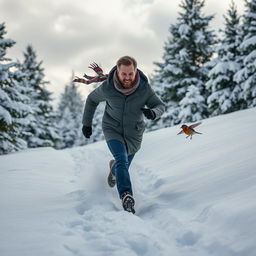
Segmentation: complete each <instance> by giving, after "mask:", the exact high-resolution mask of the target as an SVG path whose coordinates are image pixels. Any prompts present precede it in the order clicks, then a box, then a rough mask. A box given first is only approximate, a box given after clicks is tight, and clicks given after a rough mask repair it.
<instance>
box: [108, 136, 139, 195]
mask: <svg viewBox="0 0 256 256" xmlns="http://www.w3.org/2000/svg"><path fill="white" fill-rule="evenodd" d="M107 144H108V147H109V150H110V152H111V153H112V155H113V157H114V158H115V161H116V162H115V164H114V166H113V168H112V172H113V174H114V175H115V176H116V185H117V190H118V193H119V196H120V198H121V196H122V194H123V193H124V192H129V193H130V194H131V195H132V194H133V193H132V184H131V180H130V175H129V171H128V170H129V167H130V164H131V162H132V159H133V157H134V155H135V154H133V155H128V154H127V149H126V146H125V144H124V143H122V142H121V141H118V140H109V141H107Z"/></svg>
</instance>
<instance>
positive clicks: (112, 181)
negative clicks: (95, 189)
mask: <svg viewBox="0 0 256 256" xmlns="http://www.w3.org/2000/svg"><path fill="white" fill-rule="evenodd" d="M115 162H116V161H115V160H113V159H112V160H110V161H109V169H110V170H109V175H108V185H109V186H110V187H111V188H113V187H114V186H115V185H116V177H115V175H114V174H113V173H112V168H113V166H114V164H115Z"/></svg>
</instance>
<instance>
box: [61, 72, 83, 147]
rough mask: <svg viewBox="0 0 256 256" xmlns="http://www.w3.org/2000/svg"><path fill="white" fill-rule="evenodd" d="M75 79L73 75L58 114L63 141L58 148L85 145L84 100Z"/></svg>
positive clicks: (62, 97) (63, 95) (65, 90)
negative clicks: (83, 133) (83, 129)
mask: <svg viewBox="0 0 256 256" xmlns="http://www.w3.org/2000/svg"><path fill="white" fill-rule="evenodd" d="M73 78H74V75H73V74H72V78H71V82H70V84H68V85H66V86H65V89H64V92H63V93H62V95H61V97H60V102H59V107H58V113H59V117H60V118H59V129H60V130H59V134H60V137H61V140H60V141H59V143H58V144H57V148H70V147H74V146H80V145H84V144H85V140H84V138H83V135H82V113H83V99H82V96H81V94H80V93H79V91H78V87H77V86H76V85H75V83H74V82H72V81H73Z"/></svg>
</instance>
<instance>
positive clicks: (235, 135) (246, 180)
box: [0, 108, 256, 256]
mask: <svg viewBox="0 0 256 256" xmlns="http://www.w3.org/2000/svg"><path fill="white" fill-rule="evenodd" d="M255 127H256V108H254V109H250V110H245V111H239V112H236V113H232V114H229V115H223V116H219V117H215V118H211V119H207V120H203V123H202V125H200V126H198V127H197V128H196V130H198V131H200V132H202V133H203V135H195V136H194V137H193V139H192V140H189V139H186V138H185V135H184V134H183V135H179V136H177V133H178V132H179V131H180V129H179V127H178V126H176V127H172V128H166V129H162V130H158V131H155V132H151V133H148V134H145V136H144V142H143V145H142V149H141V150H140V151H139V153H138V154H137V155H136V156H135V158H134V161H133V163H132V165H131V169H130V174H131V178H132V181H133V188H134V194H135V199H136V215H133V214H131V213H128V212H124V211H123V210H122V207H121V204H120V201H119V199H118V196H117V192H116V189H115V188H114V189H111V188H109V187H108V185H107V183H106V177H107V174H108V162H109V160H110V159H111V155H110V153H109V151H108V149H107V146H106V144H105V142H99V143H95V144H91V145H88V146H84V147H79V148H73V149H69V150H63V151H56V150H53V149H51V148H40V149H34V150H26V151H23V152H19V153H14V154H10V155H5V156H1V157H0V169H1V170H0V207H1V210H0V255H1V256H35V255H36V256H46V255H47V256H48V255H49V256H50V255H51V256H66V255H67V256H68V255H81V256H87V255H88V256H94V255H95V256H96V255H97V256H102V255H106V256H112V255H115V256H134V255H140V256H141V255H147V256H151V255H152V256H156V255H157V256H161V255H163V256H170V255H171V256H176V255H177V256H178V255H181V256H206V255H214V256H255V255H256V254H255V253H256V200H255V198H256V136H255Z"/></svg>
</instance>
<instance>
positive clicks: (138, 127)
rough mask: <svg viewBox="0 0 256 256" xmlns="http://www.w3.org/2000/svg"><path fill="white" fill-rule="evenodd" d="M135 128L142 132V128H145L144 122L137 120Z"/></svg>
mask: <svg viewBox="0 0 256 256" xmlns="http://www.w3.org/2000/svg"><path fill="white" fill-rule="evenodd" d="M135 128H136V130H137V131H140V132H141V131H142V132H144V130H145V128H146V124H145V122H144V121H139V122H137V123H136V125H135Z"/></svg>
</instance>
